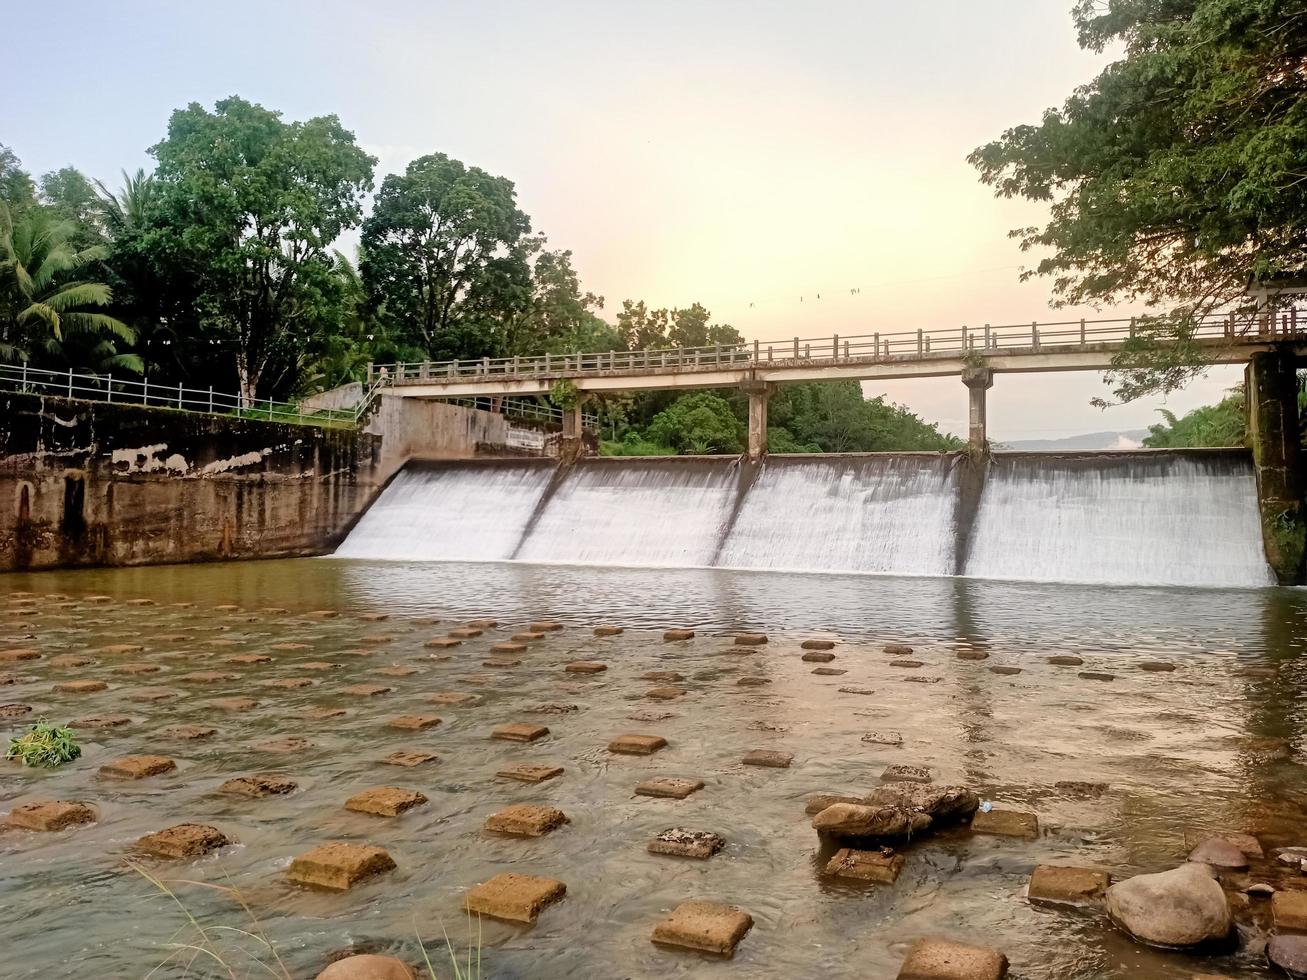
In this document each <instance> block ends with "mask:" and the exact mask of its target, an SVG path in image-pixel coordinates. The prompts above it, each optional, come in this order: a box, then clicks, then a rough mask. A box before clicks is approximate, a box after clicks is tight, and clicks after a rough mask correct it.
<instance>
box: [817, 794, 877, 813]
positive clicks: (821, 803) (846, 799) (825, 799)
mask: <svg viewBox="0 0 1307 980" xmlns="http://www.w3.org/2000/svg"><path fill="white" fill-rule="evenodd" d="M862 802H863V801H862V797H861V796H844V795H842V794H840V793H813V794H811V795H810V796H809V797H808V799H807V802H806V804H805V805H804V809H803V812H804V813H806V814H808V815H809V816H813V815H814V814H818V813H821V811H822V810H824V809H826V808H827V807H828V806H834V805H835V804H836V803H852V804H854V805H855V806H861V805H862Z"/></svg>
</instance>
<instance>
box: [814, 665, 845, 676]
mask: <svg viewBox="0 0 1307 980" xmlns="http://www.w3.org/2000/svg"><path fill="white" fill-rule="evenodd" d="M812 672H813V673H814V674H816V675H818V676H819V677H838V676H839V675H840V674H847V673H848V671H847V670H843V669H841V668H839V667H814V668H813V669H812Z"/></svg>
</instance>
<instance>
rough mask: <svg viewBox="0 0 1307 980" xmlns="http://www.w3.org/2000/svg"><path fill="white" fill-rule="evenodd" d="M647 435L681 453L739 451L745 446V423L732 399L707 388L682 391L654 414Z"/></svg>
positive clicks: (696, 453) (698, 453) (697, 453)
mask: <svg viewBox="0 0 1307 980" xmlns="http://www.w3.org/2000/svg"><path fill="white" fill-rule="evenodd" d="M645 436H646V438H648V439H650V440H652V441H653V442H655V443H659V444H661V445H664V446H667V447H669V448H671V449H674V450H676V451H677V452H678V453H692V454H694V455H708V454H719V453H727V454H730V453H738V452H741V451H743V448H744V424H743V423H742V422H741V421H740V420H739V419H738V418H737V417H736V415H735V413H734V412H733V411H732V410H731V406H730V403H729V402H727V401H726V400H725V399H724V398H722V397H721V396H719V395H715V394H713V393H712V392H708V391H696V392H694V393H693V394H689V395H682V396H681V397H680V398H678V399H676V401H674V402H672V404H671V405H669V406H668V407H667V408H665V409H664V410H663V411H661V412H659V413H658V414H657V415H656V416H654V420H653V421H652V422H650V423H649V428H648V429H647V430H646V431H645Z"/></svg>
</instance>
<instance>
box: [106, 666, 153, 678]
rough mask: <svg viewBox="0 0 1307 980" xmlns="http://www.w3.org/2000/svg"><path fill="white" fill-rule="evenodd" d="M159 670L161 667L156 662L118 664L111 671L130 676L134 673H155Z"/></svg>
mask: <svg viewBox="0 0 1307 980" xmlns="http://www.w3.org/2000/svg"><path fill="white" fill-rule="evenodd" d="M161 670H163V668H162V667H160V666H159V665H158V664H120V665H119V666H117V667H115V668H113V673H115V674H126V675H128V676H131V675H134V674H157V673H158V672H159V671H161Z"/></svg>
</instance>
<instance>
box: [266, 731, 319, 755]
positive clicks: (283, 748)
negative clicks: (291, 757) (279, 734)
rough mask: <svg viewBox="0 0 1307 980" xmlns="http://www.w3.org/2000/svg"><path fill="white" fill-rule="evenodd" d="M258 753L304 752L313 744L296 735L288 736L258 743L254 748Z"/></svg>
mask: <svg viewBox="0 0 1307 980" xmlns="http://www.w3.org/2000/svg"><path fill="white" fill-rule="evenodd" d="M254 747H255V748H256V749H258V750H259V751H260V752H304V751H307V750H308V749H311V748H313V743H312V742H311V741H310V740H309V739H307V738H301V737H300V736H298V735H288V736H287V737H285V738H274V739H270V740H269V741H267V742H259V743H258V744H257V745H255V746H254Z"/></svg>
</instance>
